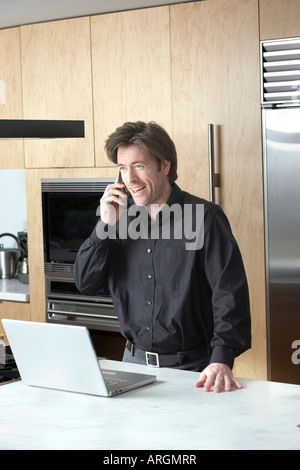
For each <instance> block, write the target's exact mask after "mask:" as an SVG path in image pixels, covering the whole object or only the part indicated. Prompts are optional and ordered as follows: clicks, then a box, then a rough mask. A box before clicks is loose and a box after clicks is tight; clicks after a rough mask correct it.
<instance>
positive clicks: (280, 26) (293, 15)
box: [259, 0, 300, 40]
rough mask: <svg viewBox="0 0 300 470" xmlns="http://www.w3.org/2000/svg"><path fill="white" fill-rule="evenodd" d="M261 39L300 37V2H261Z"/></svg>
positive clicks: (275, 0) (278, 0) (260, 0)
mask: <svg viewBox="0 0 300 470" xmlns="http://www.w3.org/2000/svg"><path fill="white" fill-rule="evenodd" d="M259 16H260V39H261V40H264V39H280V38H289V37H299V36H300V21H299V18H300V0H259Z"/></svg>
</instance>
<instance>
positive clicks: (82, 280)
mask: <svg viewBox="0 0 300 470" xmlns="http://www.w3.org/2000/svg"><path fill="white" fill-rule="evenodd" d="M99 230H100V231H101V233H104V232H105V224H104V223H103V222H102V221H101V220H100V221H99V222H98V223H97V225H96V227H95V228H94V230H93V232H92V234H91V235H90V237H89V238H88V239H87V240H86V241H85V242H84V243H83V244H82V245H81V247H80V248H79V251H78V253H77V257H76V261H75V264H74V280H75V284H76V286H77V288H78V290H79V291H80V292H82V293H86V294H97V293H99V292H107V291H108V284H107V279H108V276H107V272H108V267H109V249H110V240H109V238H108V237H107V238H103V237H102V238H99V237H98V235H97V232H98V233H99Z"/></svg>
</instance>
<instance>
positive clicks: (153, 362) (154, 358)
mask: <svg viewBox="0 0 300 470" xmlns="http://www.w3.org/2000/svg"><path fill="white" fill-rule="evenodd" d="M126 347H127V349H129V351H130V352H131V354H132V355H133V356H134V357H137V358H138V359H141V360H142V361H144V362H145V363H146V364H147V366H153V367H171V366H178V365H180V364H185V363H187V362H191V361H196V360H197V359H198V360H200V359H204V358H205V357H206V356H208V355H210V354H211V348H210V346H208V345H207V344H204V345H203V346H201V347H200V348H196V349H190V350H189V351H180V352H177V353H172V354H159V353H156V352H153V351H143V350H142V349H139V348H137V347H136V346H135V345H134V344H133V343H131V341H127V342H126Z"/></svg>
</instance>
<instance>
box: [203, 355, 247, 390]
mask: <svg viewBox="0 0 300 470" xmlns="http://www.w3.org/2000/svg"><path fill="white" fill-rule="evenodd" d="M203 385H204V391H205V392H209V391H210V389H211V387H212V386H213V387H214V392H216V393H218V392H220V391H221V390H222V388H224V390H225V391H226V392H230V391H231V387H232V385H233V386H234V387H236V388H243V387H242V385H241V384H240V383H239V382H238V381H237V380H236V379H235V378H234V377H233V374H232V370H231V369H230V367H229V366H227V365H226V364H220V363H218V362H213V363H212V364H209V365H208V366H207V367H206V368H205V369H204V370H203V371H202V372H201V374H200V377H199V379H198V380H197V382H195V386H196V387H202V386H203Z"/></svg>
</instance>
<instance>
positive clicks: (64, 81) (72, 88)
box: [21, 17, 94, 168]
mask: <svg viewBox="0 0 300 470" xmlns="http://www.w3.org/2000/svg"><path fill="white" fill-rule="evenodd" d="M21 50H22V55H21V57H22V86H23V103H24V118H25V119H75V120H76V119H78V120H84V121H85V138H79V139H78V138H77V139H75V138H69V139H34V140H26V141H25V166H26V168H35V167H38V168H43V167H81V166H84V167H89V166H91V167H92V166H94V140H93V139H94V136H93V106H92V81H91V52H90V19H89V18H88V17H85V18H76V19H70V20H63V21H54V22H49V23H41V24H35V25H29V26H22V27H21Z"/></svg>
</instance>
